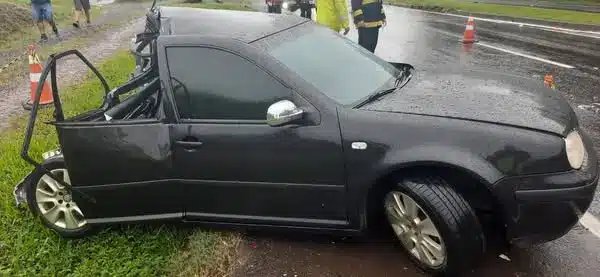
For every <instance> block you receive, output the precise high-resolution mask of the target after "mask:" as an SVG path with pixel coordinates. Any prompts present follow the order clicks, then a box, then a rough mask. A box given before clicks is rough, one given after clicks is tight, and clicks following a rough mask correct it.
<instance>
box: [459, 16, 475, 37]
mask: <svg viewBox="0 0 600 277" xmlns="http://www.w3.org/2000/svg"><path fill="white" fill-rule="evenodd" d="M462 42H463V43H473V42H475V19H473V17H469V20H468V21H467V27H466V28H465V34H464V36H463V41H462Z"/></svg>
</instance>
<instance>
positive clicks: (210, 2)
mask: <svg viewBox="0 0 600 277" xmlns="http://www.w3.org/2000/svg"><path fill="white" fill-rule="evenodd" d="M188 1H189V0H188ZM188 1H186V0H171V1H168V2H166V3H165V4H164V5H165V6H172V7H188V8H203V9H219V10H242V11H252V10H253V9H252V8H251V3H250V1H251V0H222V1H221V3H218V2H216V1H215V0H204V1H202V3H190V2H188Z"/></svg>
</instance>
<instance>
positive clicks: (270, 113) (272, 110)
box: [267, 100, 304, 127]
mask: <svg viewBox="0 0 600 277" xmlns="http://www.w3.org/2000/svg"><path fill="white" fill-rule="evenodd" d="M303 115H304V111H303V110H302V109H300V108H298V107H297V106H296V104H294V103H293V102H292V101H289V100H281V101H278V102H275V103H274V104H272V105H271V106H269V108H268V109H267V124H269V125H270V126H272V127H277V126H282V125H286V124H289V123H291V122H293V121H296V120H299V119H301V118H302V116H303Z"/></svg>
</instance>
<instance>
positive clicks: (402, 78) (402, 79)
mask: <svg viewBox="0 0 600 277" xmlns="http://www.w3.org/2000/svg"><path fill="white" fill-rule="evenodd" d="M411 76H412V75H408V76H407V75H405V72H402V73H400V74H399V75H398V77H397V78H396V81H395V82H394V87H392V88H386V89H383V90H380V91H377V92H375V93H373V94H371V95H369V97H367V99H365V100H363V101H362V102H360V103H358V105H356V106H354V107H355V108H360V107H362V106H364V105H366V104H369V103H371V102H373V101H376V100H377V99H379V98H381V97H383V96H385V95H388V94H390V93H392V92H395V91H396V90H398V89H401V88H402V87H403V86H404V85H406V83H408V80H409V79H410V77H411Z"/></svg>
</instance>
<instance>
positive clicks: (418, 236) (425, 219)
mask: <svg viewBox="0 0 600 277" xmlns="http://www.w3.org/2000/svg"><path fill="white" fill-rule="evenodd" d="M384 205H385V211H386V215H387V218H388V221H389V223H390V224H391V225H392V229H393V230H394V233H396V236H397V237H398V239H400V242H401V243H402V245H403V246H404V247H405V248H406V249H407V250H408V252H409V253H410V254H411V255H412V256H413V257H414V258H416V259H417V260H419V261H420V262H422V263H423V264H425V265H427V266H428V267H431V268H437V267H440V266H441V265H442V264H443V263H444V262H445V260H446V249H445V246H444V241H443V240H442V236H441V235H440V232H439V231H438V229H437V227H436V226H435V224H434V223H433V221H432V220H431V217H430V216H429V215H428V214H427V213H426V212H425V210H423V209H422V208H421V206H419V204H417V202H416V201H415V200H414V199H413V198H411V197H410V196H408V195H406V194H404V193H402V192H398V191H391V192H389V193H388V194H387V195H386V197H385V203H384Z"/></svg>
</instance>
